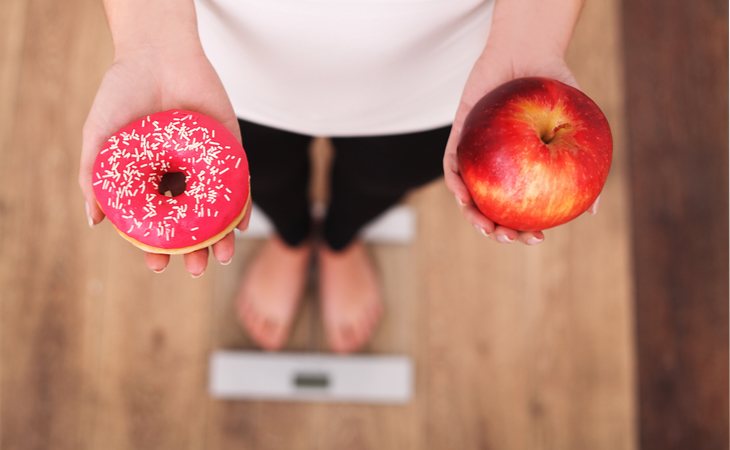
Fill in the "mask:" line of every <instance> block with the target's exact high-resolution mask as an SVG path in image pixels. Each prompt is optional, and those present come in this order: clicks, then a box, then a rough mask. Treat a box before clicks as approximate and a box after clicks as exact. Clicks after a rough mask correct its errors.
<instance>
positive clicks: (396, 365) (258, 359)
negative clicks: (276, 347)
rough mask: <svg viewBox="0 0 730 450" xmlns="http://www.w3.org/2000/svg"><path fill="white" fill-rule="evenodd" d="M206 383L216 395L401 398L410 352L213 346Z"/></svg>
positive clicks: (407, 388)
mask: <svg viewBox="0 0 730 450" xmlns="http://www.w3.org/2000/svg"><path fill="white" fill-rule="evenodd" d="M209 389H210V393H211V395H212V396H213V397H214V398H218V399H231V400H235V399H239V400H240V399H249V400H273V401H277V400H280V401H316V402H347V403H381V404H404V403H407V402H408V401H409V400H410V399H411V396H412V394H413V367H412V363H411V360H410V358H408V357H407V356H400V355H335V354H329V353H280V352H276V353H273V352H261V351H224V350H220V351H216V352H213V354H212V356H211V359H210V373H209Z"/></svg>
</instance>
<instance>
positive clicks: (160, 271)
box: [152, 266, 167, 273]
mask: <svg viewBox="0 0 730 450" xmlns="http://www.w3.org/2000/svg"><path fill="white" fill-rule="evenodd" d="M165 269H167V266H165V267H163V268H162V269H157V270H154V269H153V270H152V271H153V272H154V273H162V272H164V271H165Z"/></svg>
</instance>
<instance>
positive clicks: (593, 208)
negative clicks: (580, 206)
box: [591, 197, 601, 216]
mask: <svg viewBox="0 0 730 450" xmlns="http://www.w3.org/2000/svg"><path fill="white" fill-rule="evenodd" d="M599 203H601V198H600V197H598V198H597V199H596V201H595V202H593V205H591V215H593V216H595V215H596V214H598V204H599Z"/></svg>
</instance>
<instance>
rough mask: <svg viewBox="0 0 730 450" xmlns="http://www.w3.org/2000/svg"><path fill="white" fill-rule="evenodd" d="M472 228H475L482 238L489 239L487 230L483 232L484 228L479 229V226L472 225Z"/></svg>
mask: <svg viewBox="0 0 730 450" xmlns="http://www.w3.org/2000/svg"><path fill="white" fill-rule="evenodd" d="M474 228H476V230H477V231H478V232H480V233H481V234H482V236H484V237H489V233H487V230H485V229H484V228H482V227H480V226H479V225H474Z"/></svg>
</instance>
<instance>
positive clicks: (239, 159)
mask: <svg viewBox="0 0 730 450" xmlns="http://www.w3.org/2000/svg"><path fill="white" fill-rule="evenodd" d="M239 164H241V158H238V161H236V169H238V165H239Z"/></svg>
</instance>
